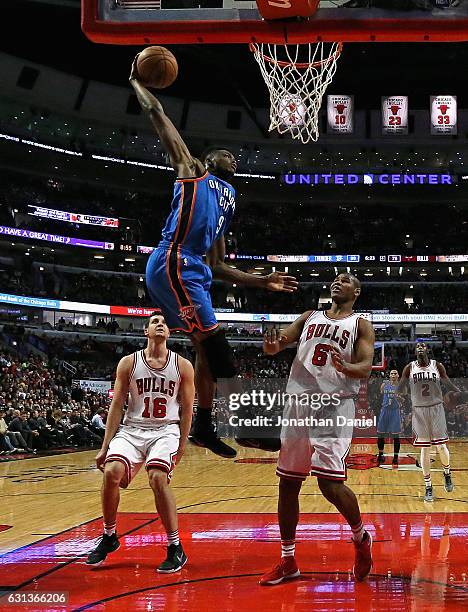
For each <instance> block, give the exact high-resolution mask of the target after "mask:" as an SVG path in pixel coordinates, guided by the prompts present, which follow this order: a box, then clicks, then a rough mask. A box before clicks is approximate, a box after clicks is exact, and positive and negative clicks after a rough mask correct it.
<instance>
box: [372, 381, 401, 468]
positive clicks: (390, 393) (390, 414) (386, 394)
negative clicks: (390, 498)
mask: <svg viewBox="0 0 468 612" xmlns="http://www.w3.org/2000/svg"><path fill="white" fill-rule="evenodd" d="M399 378H400V375H399V374H398V371H397V370H392V371H391V372H390V381H386V382H384V383H382V386H381V387H380V392H381V393H382V394H383V398H382V410H381V411H380V415H379V420H378V423H377V446H378V448H379V456H378V458H377V461H378V463H379V465H380V464H381V463H384V461H385V457H384V448H385V436H386V435H389V436H390V437H391V438H393V461H392V465H394V466H397V465H398V453H399V452H400V433H401V418H400V401H399V396H397V393H396V391H397V387H398V380H399Z"/></svg>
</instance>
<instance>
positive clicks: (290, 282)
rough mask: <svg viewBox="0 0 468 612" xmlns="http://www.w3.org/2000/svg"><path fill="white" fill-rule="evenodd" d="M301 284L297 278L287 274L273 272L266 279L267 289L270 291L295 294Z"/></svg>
mask: <svg viewBox="0 0 468 612" xmlns="http://www.w3.org/2000/svg"><path fill="white" fill-rule="evenodd" d="M298 286H299V283H298V282H297V280H296V277H295V276H288V274H286V272H272V273H271V274H268V276H267V277H266V288H267V289H269V290H270V291H285V292H286V293H293V291H296V290H297V288H298Z"/></svg>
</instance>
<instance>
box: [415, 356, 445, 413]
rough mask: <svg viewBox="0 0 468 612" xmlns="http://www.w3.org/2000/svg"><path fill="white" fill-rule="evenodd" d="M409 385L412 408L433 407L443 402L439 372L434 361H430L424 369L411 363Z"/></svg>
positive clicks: (417, 364)
mask: <svg viewBox="0 0 468 612" xmlns="http://www.w3.org/2000/svg"><path fill="white" fill-rule="evenodd" d="M409 385H410V391H411V403H412V404H413V406H435V405H436V404H442V403H443V401H444V400H443V397H442V389H441V387H440V372H439V369H438V368H437V361H435V360H434V359H431V361H430V362H429V365H427V366H426V367H423V366H421V365H419V363H418V362H417V361H412V362H411V364H410V373H409Z"/></svg>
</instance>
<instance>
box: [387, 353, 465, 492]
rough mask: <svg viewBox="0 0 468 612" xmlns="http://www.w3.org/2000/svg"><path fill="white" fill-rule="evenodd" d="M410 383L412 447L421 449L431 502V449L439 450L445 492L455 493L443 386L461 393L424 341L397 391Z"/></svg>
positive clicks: (404, 371) (427, 490) (405, 370)
mask: <svg viewBox="0 0 468 612" xmlns="http://www.w3.org/2000/svg"><path fill="white" fill-rule="evenodd" d="M408 382H409V387H410V393H411V403H412V406H413V414H412V426H413V433H414V436H415V439H414V442H413V444H414V446H416V447H420V448H421V468H422V471H423V476H424V483H425V485H426V491H425V494H424V501H427V502H432V501H434V493H433V490H432V480H431V446H435V447H436V449H437V451H438V453H439V458H440V462H441V463H442V467H443V468H444V487H445V490H446V491H447V492H448V493H450V492H451V491H453V482H452V476H451V473H450V453H449V450H448V448H447V444H446V443H447V442H448V439H449V438H448V433H447V423H446V420H445V410H444V400H443V397H442V389H441V384H442V385H444V387H446V388H447V389H448V390H449V391H454V392H455V393H457V394H460V391H459V389H458V388H457V387H456V386H455V385H454V384H453V383H452V381H451V380H450V379H449V377H448V376H447V372H446V371H445V367H444V366H443V364H441V363H439V362H438V361H435V359H429V351H428V347H427V344H426V343H425V342H418V343H417V344H416V361H412V362H411V363H409V364H408V365H406V366H405V368H404V369H403V372H402V375H401V380H400V384H399V385H398V392H401V391H402V390H404V389H405V388H406V387H407V385H408ZM460 395H461V394H460Z"/></svg>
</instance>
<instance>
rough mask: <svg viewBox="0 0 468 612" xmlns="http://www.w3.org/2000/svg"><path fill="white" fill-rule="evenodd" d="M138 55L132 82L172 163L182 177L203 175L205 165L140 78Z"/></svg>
mask: <svg viewBox="0 0 468 612" xmlns="http://www.w3.org/2000/svg"><path fill="white" fill-rule="evenodd" d="M137 57H138V55H137V56H136V57H135V59H134V60H133V64H132V71H131V73H130V79H129V80H130V84H131V86H132V87H133V89H134V90H135V93H136V96H137V98H138V102H139V103H140V105H141V107H142V109H143V110H144V111H145V112H146V113H147V114H148V115H149V118H150V119H151V123H152V124H153V126H154V129H155V130H156V132H157V133H158V136H159V139H160V140H161V143H162V145H163V147H164V148H165V150H166V151H167V154H168V155H169V159H170V160H171V165H172V167H173V168H174V170H175V171H176V172H177V176H179V177H180V178H192V177H198V176H203V174H204V173H205V171H206V170H205V167H204V166H203V164H202V163H201V161H200V160H199V159H196V158H194V157H192V156H191V155H190V151H189V150H188V148H187V145H186V144H185V142H184V141H183V139H182V137H181V135H180V134H179V132H178V131H177V129H176V127H175V125H174V124H173V123H172V121H171V120H170V119H169V117H168V116H167V115H166V113H165V112H164V108H163V106H162V104H161V102H160V101H159V100H158V99H157V98H156V97H155V96H154V95H153V94H152V93H151V92H150V91H148V89H147V88H146V87H145V86H144V85H143V84H142V83H141V81H139V80H138V72H137V69H136V62H137Z"/></svg>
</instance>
